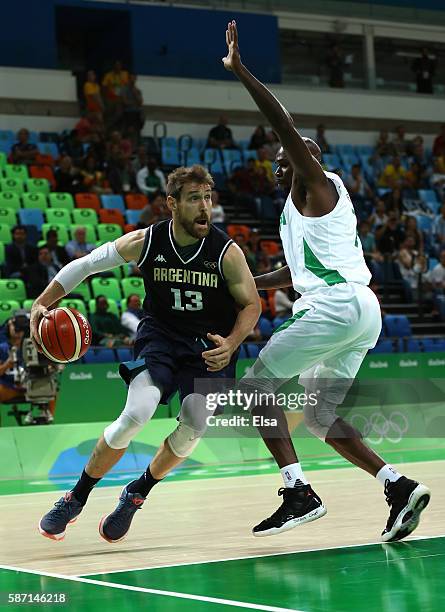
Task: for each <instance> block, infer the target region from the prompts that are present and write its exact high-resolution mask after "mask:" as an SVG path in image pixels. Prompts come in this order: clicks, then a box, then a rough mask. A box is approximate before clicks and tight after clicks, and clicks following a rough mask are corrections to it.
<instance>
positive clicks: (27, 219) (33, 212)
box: [18, 208, 45, 231]
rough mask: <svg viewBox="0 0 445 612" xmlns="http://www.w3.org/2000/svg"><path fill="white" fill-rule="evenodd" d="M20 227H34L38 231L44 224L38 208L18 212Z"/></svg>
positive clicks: (23, 209)
mask: <svg viewBox="0 0 445 612" xmlns="http://www.w3.org/2000/svg"><path fill="white" fill-rule="evenodd" d="M18 216H19V220H20V223H21V225H34V226H35V227H36V228H37V229H38V230H39V231H40V230H41V229H42V225H43V224H44V223H45V219H44V218H43V213H42V211H41V210H40V208H22V209H21V210H19V212H18Z"/></svg>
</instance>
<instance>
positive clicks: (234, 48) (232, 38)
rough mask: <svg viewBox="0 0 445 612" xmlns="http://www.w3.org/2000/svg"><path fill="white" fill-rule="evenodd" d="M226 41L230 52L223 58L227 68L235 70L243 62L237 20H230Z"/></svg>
mask: <svg viewBox="0 0 445 612" xmlns="http://www.w3.org/2000/svg"><path fill="white" fill-rule="evenodd" d="M226 43H227V48H228V52H227V55H226V57H223V58H222V61H223V64H224V68H225V69H226V70H235V69H236V68H237V67H238V66H239V65H240V64H241V56H240V53H239V48H238V30H237V28H236V21H229V23H228V24H227V30H226Z"/></svg>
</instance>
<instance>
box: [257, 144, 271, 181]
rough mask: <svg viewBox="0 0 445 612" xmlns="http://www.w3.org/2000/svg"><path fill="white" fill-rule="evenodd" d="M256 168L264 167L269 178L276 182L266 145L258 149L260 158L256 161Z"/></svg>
mask: <svg viewBox="0 0 445 612" xmlns="http://www.w3.org/2000/svg"><path fill="white" fill-rule="evenodd" d="M255 168H264V170H265V172H266V176H267V179H268V180H269V181H271V182H272V183H273V182H274V174H273V167H272V162H271V161H270V159H269V158H268V155H267V149H265V148H264V147H261V148H260V149H258V159H257V160H256V161H255Z"/></svg>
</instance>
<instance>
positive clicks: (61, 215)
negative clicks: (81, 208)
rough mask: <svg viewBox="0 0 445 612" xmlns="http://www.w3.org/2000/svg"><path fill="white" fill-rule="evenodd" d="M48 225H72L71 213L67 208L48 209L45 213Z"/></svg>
mask: <svg viewBox="0 0 445 612" xmlns="http://www.w3.org/2000/svg"><path fill="white" fill-rule="evenodd" d="M45 216H46V222H47V223H60V224H61V225H71V215H70V211H69V210H66V209H65V208H47V209H46V211H45Z"/></svg>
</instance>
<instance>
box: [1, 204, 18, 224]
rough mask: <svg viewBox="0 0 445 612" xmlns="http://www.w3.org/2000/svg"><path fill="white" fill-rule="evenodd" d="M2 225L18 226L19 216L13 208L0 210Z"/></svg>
mask: <svg viewBox="0 0 445 612" xmlns="http://www.w3.org/2000/svg"><path fill="white" fill-rule="evenodd" d="M0 223H4V224H5V225H10V226H13V225H16V224H17V215H16V212H15V210H13V209H12V208H3V207H1V208H0Z"/></svg>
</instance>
